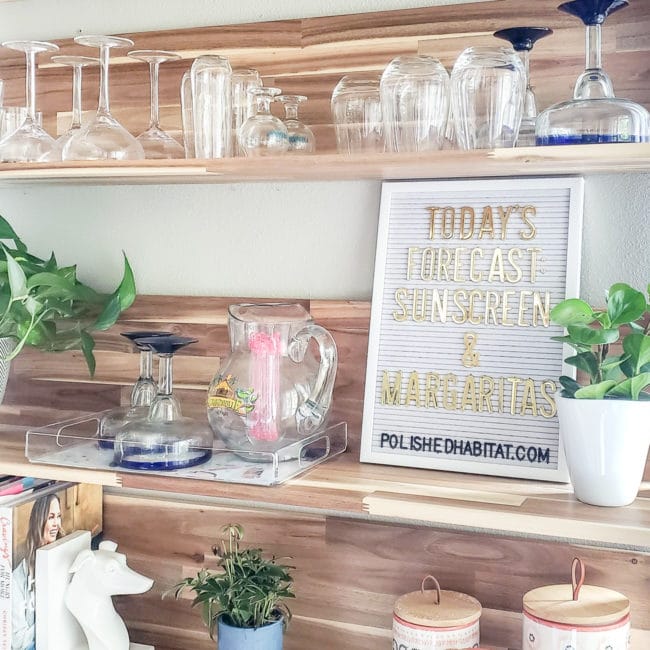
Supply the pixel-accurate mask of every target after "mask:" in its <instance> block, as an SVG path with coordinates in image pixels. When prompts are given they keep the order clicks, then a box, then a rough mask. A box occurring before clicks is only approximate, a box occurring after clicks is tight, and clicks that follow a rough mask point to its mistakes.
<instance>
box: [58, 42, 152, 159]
mask: <svg viewBox="0 0 650 650" xmlns="http://www.w3.org/2000/svg"><path fill="white" fill-rule="evenodd" d="M74 40H75V43H78V44H79V45H86V46H88V47H97V48H99V61H100V64H101V70H100V77H99V105H98V107H97V113H96V114H95V117H94V118H93V119H92V120H90V121H89V122H87V123H86V124H85V125H84V126H82V127H81V129H80V130H79V131H78V132H77V133H76V134H75V135H74V137H72V138H71V139H70V141H69V142H68V143H67V144H66V145H65V147H64V148H63V151H62V154H61V155H62V158H63V160H142V159H144V150H143V149H142V145H141V144H140V143H139V142H138V141H137V140H136V139H135V138H134V137H133V136H132V135H131V134H130V133H129V132H128V131H127V130H126V129H125V128H124V127H123V126H122V125H121V124H120V123H119V122H118V121H117V120H116V119H115V118H114V117H113V116H112V115H111V111H110V100H109V92H108V61H109V52H110V49H111V48H113V47H131V46H132V45H133V41H131V40H129V39H128V38H121V37H118V36H76V37H75V39H74Z"/></svg>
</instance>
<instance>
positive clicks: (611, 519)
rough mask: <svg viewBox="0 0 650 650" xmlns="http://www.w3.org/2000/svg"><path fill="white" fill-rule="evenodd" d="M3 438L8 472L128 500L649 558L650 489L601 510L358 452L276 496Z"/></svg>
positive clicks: (14, 436) (541, 490)
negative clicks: (364, 459)
mask: <svg viewBox="0 0 650 650" xmlns="http://www.w3.org/2000/svg"><path fill="white" fill-rule="evenodd" d="M1 439H2V443H0V444H1V446H0V449H1V454H0V472H4V473H11V474H19V475H29V476H35V477H38V478H54V479H64V478H65V479H66V480H74V481H85V482H90V483H100V484H103V485H106V486H110V487H113V488H120V490H119V492H120V493H124V492H125V491H126V493H127V494H129V493H130V494H136V495H137V494H139V493H140V491H143V490H144V491H149V492H150V491H154V492H156V493H158V495H159V496H162V495H167V496H169V497H170V498H171V497H172V495H177V496H180V497H182V498H183V499H184V500H187V499H189V500H196V501H200V502H201V503H206V502H208V501H212V502H213V503H222V504H225V505H232V506H242V505H246V506H255V507H263V508H267V509H278V510H291V511H296V510H297V511H299V512H304V513H309V514H316V515H332V516H339V517H352V518H356V519H369V520H371V521H390V522H410V523H417V524H418V525H425V526H432V527H436V528H443V529H450V530H456V531H465V532H474V533H476V532H479V533H487V534H493V535H494V534H496V535H508V536H525V537H527V538H529V539H530V538H532V539H540V540H546V541H558V542H566V543H573V544H580V545H584V546H593V547H603V548H610V549H622V550H632V551H639V552H644V553H648V552H650V482H649V483H646V484H644V486H643V489H642V491H641V493H640V495H639V498H638V499H637V500H636V502H635V503H634V504H633V505H631V506H628V507H626V508H596V507H592V506H587V505H584V504H582V503H580V502H579V501H577V500H576V499H575V497H574V496H573V493H572V490H571V487H570V486H569V485H564V484H558V483H542V482H538V481H523V480H515V479H506V478H495V477H488V476H471V475H467V474H455V473H451V472H439V471H430V470H416V469H406V468H398V467H386V466H379V465H370V464H360V463H359V462H358V458H357V457H356V454H355V453H347V454H344V455H343V456H341V457H339V458H337V459H332V460H331V461H327V462H326V463H324V464H323V465H321V466H320V467H317V468H315V469H313V470H311V471H310V472H308V473H307V474H305V475H303V476H301V477H298V478H295V479H292V480H290V481H288V482H287V483H285V484H284V485H282V486H279V487H273V488H269V487H260V486H251V485H239V484H232V483H220V482H217V481H202V480H190V479H178V478H173V477H172V476H160V475H158V474H156V475H154V474H151V475H147V474H136V473H131V472H112V471H101V470H79V469H77V468H67V467H59V466H50V465H41V464H32V463H29V462H28V461H27V460H26V459H25V456H24V434H23V433H22V432H20V431H18V430H16V429H9V430H6V431H4V432H3V433H2V436H1Z"/></svg>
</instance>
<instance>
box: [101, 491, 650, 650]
mask: <svg viewBox="0 0 650 650" xmlns="http://www.w3.org/2000/svg"><path fill="white" fill-rule="evenodd" d="M104 507H105V522H106V523H105V528H106V536H107V537H108V538H110V539H113V540H115V541H117V542H118V544H119V545H120V549H121V550H122V551H124V552H126V553H127V556H128V558H129V564H130V565H131V566H132V567H133V568H135V569H136V570H138V571H141V572H143V573H145V574H147V575H149V576H150V577H152V578H154V581H155V585H154V588H153V590H152V591H151V592H149V593H148V594H145V595H143V596H136V597H128V598H127V597H124V598H121V599H119V603H118V608H119V609H120V611H121V612H122V613H123V615H124V616H125V618H126V620H127V624H128V626H129V629H130V630H131V632H132V637H133V639H134V640H136V641H139V642H147V643H154V644H155V645H156V647H157V648H174V649H177V648H178V649H180V648H185V647H189V646H191V647H195V648H199V649H201V648H205V649H206V650H208V648H209V647H212V645H211V642H210V641H209V639H208V636H207V633H206V632H205V628H203V626H202V623H201V621H200V618H199V615H198V612H197V611H195V610H192V609H191V608H190V599H189V598H184V599H182V600H180V601H174V600H170V599H168V598H166V599H164V600H162V599H161V595H162V593H163V592H165V591H166V590H167V589H169V588H170V587H171V586H172V585H173V584H174V583H175V582H176V581H178V580H180V579H181V578H182V577H185V576H190V575H193V574H195V573H196V571H197V570H198V569H199V568H201V567H202V566H207V567H214V566H215V563H214V558H213V557H212V555H211V552H210V548H211V546H212V544H214V543H215V542H216V541H217V539H218V538H219V536H220V529H221V527H222V526H223V525H225V524H226V523H228V522H233V521H236V522H239V523H242V524H243V525H244V528H245V541H246V542H247V543H250V544H251V545H255V546H263V547H264V548H265V549H267V550H268V551H269V553H272V554H275V555H277V556H291V558H292V560H291V563H292V564H293V565H294V566H295V567H296V570H295V572H294V573H295V579H296V583H295V591H296V594H297V596H298V597H297V598H296V600H295V601H292V602H291V603H290V605H291V607H292V611H293V612H294V614H295V618H294V620H293V621H292V624H291V626H290V628H289V631H288V633H287V635H286V637H285V640H286V645H285V647H287V649H288V650H293V649H297V648H304V647H308V646H309V645H312V644H313V645H314V646H315V647H319V648H322V649H323V650H329V649H330V648H331V649H334V648H350V647H354V648H359V649H361V650H366V649H367V650H376V648H379V647H389V644H390V628H391V622H392V608H393V604H394V602H395V599H396V598H397V597H398V596H400V595H402V594H403V593H406V592H408V591H414V590H416V589H418V588H419V585H420V581H421V579H422V577H423V576H424V575H426V574H428V573H433V574H434V575H436V577H437V578H438V579H439V580H440V583H441V585H442V586H443V588H445V589H453V590H457V591H463V592H465V593H469V594H472V595H474V596H475V597H477V598H478V599H479V601H480V602H481V604H482V605H483V607H484V608H485V611H484V614H483V617H482V620H481V628H482V635H481V638H482V641H483V643H485V644H487V645H495V646H501V647H508V648H519V647H520V646H521V639H520V637H521V625H520V615H519V612H520V611H521V599H522V597H523V594H524V593H525V592H526V591H528V590H530V589H533V588H535V587H538V586H541V585H544V584H553V583H564V582H567V581H569V573H570V565H571V560H572V558H573V557H574V556H575V555H579V556H580V557H581V558H583V559H584V561H585V563H586V565H587V582H588V584H598V585H601V586H606V587H610V588H613V589H617V590H619V591H623V592H624V593H625V594H626V595H627V596H628V597H629V598H630V600H631V601H632V603H633V606H632V620H633V626H634V627H635V628H638V629H639V630H641V631H643V630H647V629H648V628H649V627H650V600H649V599H648V593H650V558H649V557H648V556H644V555H639V554H635V553H629V552H607V551H604V550H599V549H584V548H580V547H576V546H572V545H568V544H553V543H548V542H546V543H545V542H536V541H532V540H521V539H512V538H508V537H494V536H489V535H483V536H476V535H469V534H462V533H454V532H449V531H435V530H431V529H424V528H418V527H415V526H400V525H394V524H381V523H377V522H374V523H368V522H362V521H351V520H346V519H339V518H336V517H328V516H314V515H300V514H296V513H288V512H285V513H272V512H265V511H260V510H248V509H243V508H225V507H222V506H218V505H212V504H209V503H174V502H173V501H168V500H158V499H142V498H136V497H130V496H126V495H116V494H110V495H107V496H106V497H105V506H104ZM156 531H160V533H158V532H156ZM167 622H168V623H167ZM642 648H643V646H641V645H638V646H636V647H634V646H633V650H642Z"/></svg>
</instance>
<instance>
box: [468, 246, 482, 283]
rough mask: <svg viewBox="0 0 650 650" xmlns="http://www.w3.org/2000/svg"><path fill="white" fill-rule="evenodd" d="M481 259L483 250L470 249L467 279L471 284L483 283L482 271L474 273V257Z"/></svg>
mask: <svg viewBox="0 0 650 650" xmlns="http://www.w3.org/2000/svg"><path fill="white" fill-rule="evenodd" d="M477 255H478V256H479V257H483V250H482V249H481V248H472V252H471V253H470V261H469V279H470V280H471V281H472V282H482V281H483V271H476V256H477Z"/></svg>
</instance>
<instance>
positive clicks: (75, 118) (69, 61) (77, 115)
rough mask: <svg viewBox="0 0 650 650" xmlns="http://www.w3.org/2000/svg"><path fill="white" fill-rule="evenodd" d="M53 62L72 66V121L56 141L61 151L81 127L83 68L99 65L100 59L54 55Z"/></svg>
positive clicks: (58, 149)
mask: <svg viewBox="0 0 650 650" xmlns="http://www.w3.org/2000/svg"><path fill="white" fill-rule="evenodd" d="M52 62H53V63H59V64H61V65H68V66H70V67H71V68H72V123H71V124H70V128H69V129H68V130H67V131H66V132H65V133H64V134H63V135H61V136H59V138H58V139H57V141H56V147H57V153H58V156H59V157H60V155H61V151H63V148H64V147H65V145H66V144H67V143H68V141H69V140H71V139H72V137H73V136H74V135H75V134H76V133H77V132H78V131H79V130H80V129H81V78H82V70H83V68H85V67H87V66H90V65H97V64H98V63H99V59H95V58H93V57H90V56H66V55H63V56H53V57H52Z"/></svg>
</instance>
